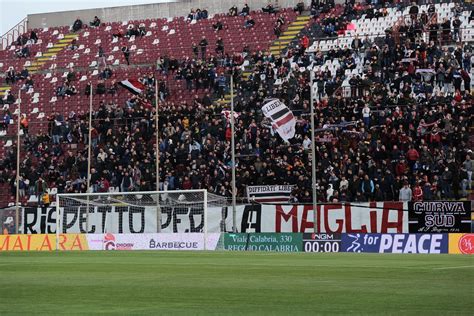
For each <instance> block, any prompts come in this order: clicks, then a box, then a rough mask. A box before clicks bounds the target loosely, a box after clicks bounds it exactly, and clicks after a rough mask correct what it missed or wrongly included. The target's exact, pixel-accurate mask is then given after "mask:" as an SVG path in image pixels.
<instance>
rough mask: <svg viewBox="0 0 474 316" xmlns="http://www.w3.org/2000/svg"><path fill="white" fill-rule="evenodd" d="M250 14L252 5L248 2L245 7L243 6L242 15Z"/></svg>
mask: <svg viewBox="0 0 474 316" xmlns="http://www.w3.org/2000/svg"><path fill="white" fill-rule="evenodd" d="M249 14H250V7H249V5H248V4H247V3H246V4H244V7H243V8H242V11H240V15H241V16H247V15H249Z"/></svg>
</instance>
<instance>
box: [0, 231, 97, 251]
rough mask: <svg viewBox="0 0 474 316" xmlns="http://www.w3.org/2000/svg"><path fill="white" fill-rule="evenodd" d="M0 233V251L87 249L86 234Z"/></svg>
mask: <svg viewBox="0 0 474 316" xmlns="http://www.w3.org/2000/svg"><path fill="white" fill-rule="evenodd" d="M56 237H57V236H56V235H55V234H37V235H0V251H52V250H56V249H57V247H56V246H57V245H58V246H59V249H58V250H66V251H67V250H88V249H89V248H88V244H87V238H86V235H81V234H60V235H59V242H58V243H56Z"/></svg>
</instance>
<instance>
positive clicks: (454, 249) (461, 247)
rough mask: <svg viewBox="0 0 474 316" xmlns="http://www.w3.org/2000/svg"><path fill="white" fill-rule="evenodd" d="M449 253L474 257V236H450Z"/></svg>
mask: <svg viewBox="0 0 474 316" xmlns="http://www.w3.org/2000/svg"><path fill="white" fill-rule="evenodd" d="M449 253H451V254H463V255H474V234H449Z"/></svg>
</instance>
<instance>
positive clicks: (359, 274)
mask: <svg viewBox="0 0 474 316" xmlns="http://www.w3.org/2000/svg"><path fill="white" fill-rule="evenodd" d="M473 312H474V256H456V255H389V254H385V255H377V254H304V253H293V254H276V253H236V252H233V253H230V252H138V251H131V252H118V251H117V252H70V253H66V252H60V253H57V252H53V253H33V252H31V253H1V254H0V315H10V314H17V315H37V314H44V315H57V314H65V315H74V314H85V315H91V314H104V315H105V314H109V315H117V314H122V315H125V314H126V315H130V314H133V315H167V314H184V315H195V314H200V315H210V314H214V315H217V314H219V315H224V314H226V315H238V314H240V315H249V314H253V315H264V314H271V315H298V314H299V315H314V314H327V315H334V314H351V315H353V314H378V315H380V314H393V315H401V314H418V315H420V314H425V315H433V314H443V315H446V314H454V315H461V314H463V315H472V314H473Z"/></svg>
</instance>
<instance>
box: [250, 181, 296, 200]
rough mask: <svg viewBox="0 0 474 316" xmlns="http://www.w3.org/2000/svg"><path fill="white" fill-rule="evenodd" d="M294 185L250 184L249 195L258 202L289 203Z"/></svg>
mask: <svg viewBox="0 0 474 316" xmlns="http://www.w3.org/2000/svg"><path fill="white" fill-rule="evenodd" d="M293 187H294V186H293V185H249V186H247V197H248V198H249V199H250V200H251V201H255V202H258V203H288V201H289V200H290V196H291V191H292V190H293Z"/></svg>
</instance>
